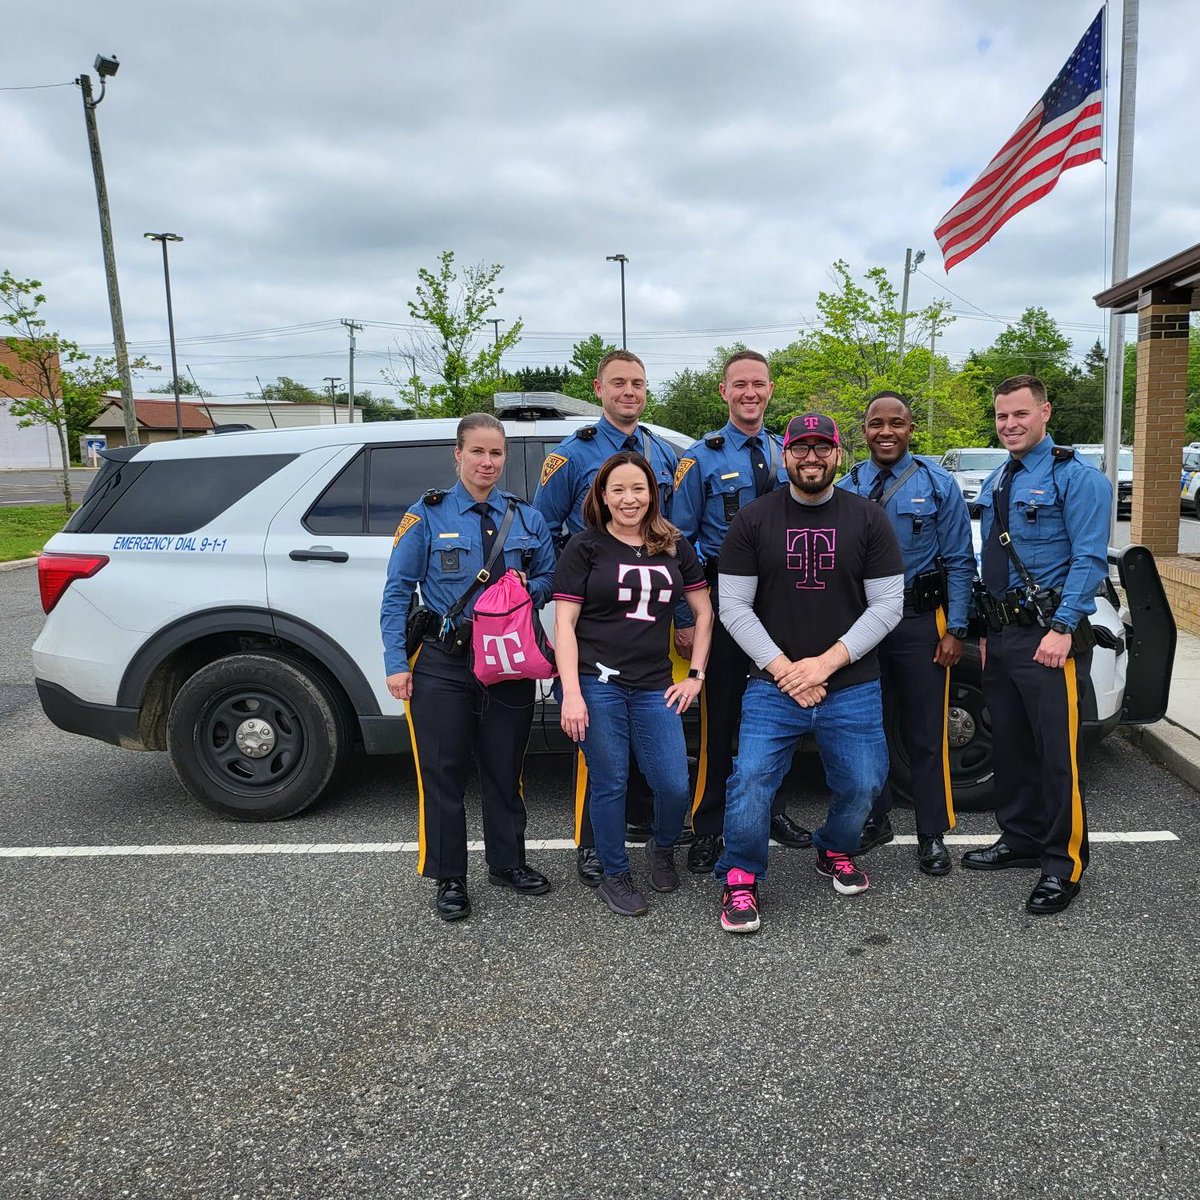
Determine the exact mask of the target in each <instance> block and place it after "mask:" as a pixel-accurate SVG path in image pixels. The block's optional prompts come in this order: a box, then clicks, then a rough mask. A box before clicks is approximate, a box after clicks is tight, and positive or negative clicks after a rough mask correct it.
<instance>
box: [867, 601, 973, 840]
mask: <svg viewBox="0 0 1200 1200" xmlns="http://www.w3.org/2000/svg"><path fill="white" fill-rule="evenodd" d="M945 632H946V617H945V610H944V609H941V608H939V609H937V611H936V612H926V613H918V612H913V611H912V610H911V609H910V608H906V609H905V613H904V617H903V619H902V620H901V622H900V624H899V625H897V626H896V628H895V629H893V630H892V632H891V633H889V634H888V635H887V637H885V638H884V639H883V641H882V642H880V644H879V682H880V684H881V685H882V688H883V714H884V727H885V728H886V729H895V730H896V731H897V732H898V733H899V736H900V739H901V741H903V743H904V751H905V755H906V757H907V758H908V762H909V771H910V781H909V782H910V790H911V793H912V798H913V808H914V809H915V810H916V817H917V833H919V834H923V835H924V836H926V837H941V836H942V834H944V833H945V832H946V830H948V829H953V828H954V797H953V795H952V793H951V786H950V747H949V744H948V741H947V733H946V718H947V715H948V713H947V709H948V708H949V703H950V670H949V668H948V667H939V666H938V665H937V663H935V662H934V661H933V655H934V651H935V650H936V649H937V645H938V642H939V641H941V639H942V635H943V634H944V633H945ZM893 802H894V797H893V795H892V789H891V785H890V784H884V787H883V791H882V792H880V793H879V796H878V798H877V799H876V801H875V805H874V807H873V808H872V809H871V816H872V817H881V816H883V815H884V814H886V813H889V812H891V810H892V804H893Z"/></svg>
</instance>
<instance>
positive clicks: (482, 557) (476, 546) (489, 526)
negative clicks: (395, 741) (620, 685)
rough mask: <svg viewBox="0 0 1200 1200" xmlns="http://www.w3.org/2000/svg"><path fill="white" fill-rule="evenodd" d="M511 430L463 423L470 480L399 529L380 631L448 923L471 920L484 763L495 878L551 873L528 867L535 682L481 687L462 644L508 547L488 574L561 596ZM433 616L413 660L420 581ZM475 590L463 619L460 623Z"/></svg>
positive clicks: (484, 418) (486, 419)
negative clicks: (509, 463) (513, 474)
mask: <svg viewBox="0 0 1200 1200" xmlns="http://www.w3.org/2000/svg"><path fill="white" fill-rule="evenodd" d="M504 456H505V444H504V427H503V426H502V425H501V424H500V422H499V421H497V420H496V418H495V417H493V416H489V415H488V414H486V413H472V414H471V415H470V416H466V417H464V418H463V419H462V420H461V421H460V422H459V424H458V437H457V446H456V448H455V451H454V457H455V459H456V460H457V462H458V474H459V481H458V482H457V483H456V484H455V485H454V486H453V487H452V488H451V489H450V490H449V491H448V492H441V491H429V492H426V493H425V495H424V496H422V497H421V499H420V500H418V501H417V503H416V504H414V505H413V506H412V507H411V508H410V509H409V510H408V512H407V513H406V514H405V517H404V519H403V520H402V521H401V522H400V526H399V528H398V529H397V530H396V539H395V542H394V544H393V548H392V556H391V559H390V561H389V562H388V574H387V583H386V585H385V586H384V591H383V606H382V612H381V616H380V625H381V628H382V631H383V643H384V664H385V668H386V670H387V684H388V690H389V691H390V692H391V694H392V695H393V696H394V697H395V698H396V699H397V700H405V701H407V702H408V726H409V733H410V735H411V737H412V748H413V762H414V763H415V765H416V771H417V797H418V804H419V806H420V816H419V826H418V847H419V848H418V857H417V870H418V871H419V872H420V873H421V874H422V875H428V876H432V877H433V878H435V879H437V881H438V888H437V900H436V906H435V907H436V911H437V914H438V916H439V917H441V918H442V919H443V920H446V921H453V920H457V919H458V918H460V917H465V916H468V915H469V914H470V911H471V901H470V898H469V897H468V895H467V884H466V874H467V824H466V810H465V805H464V793H465V791H466V786H467V774H468V771H469V769H470V765H471V759H472V758H474V759H475V761H476V762H477V763H478V766H479V775H480V795H481V800H482V808H483V837H484V846H485V850H486V854H487V864H488V872H489V878H490V880H491V882H492V883H494V884H497V885H499V886H502V887H511V888H513V889H514V890H516V891H517V892H523V893H526V894H530V895H541V894H542V893H544V892H548V891H549V890H550V883H549V881H548V880H547V879H546V877H545V876H544V875H542V874H541V873H540V872H538V871H535V870H533V869H532V868H531V867H530V866H529V865H528V864H527V863H526V861H525V804H524V801H523V799H522V797H521V789H520V779H521V763H522V759H523V758H524V754H525V744H526V742H527V741H528V740H529V730H530V726H531V724H532V721H533V704H534V687H535V686H536V685H535V684H534V682H533V680H531V679H523V680H514V681H512V682H507V683H498V684H493V685H492V686H491V687H489V688H488V689H487V690H486V692H485V690H484V689H483V688H482V687H481V686H480V684H479V683H478V682H477V681H476V680H475V677H474V675H473V674H472V672H471V667H470V662H469V658H468V655H467V654H466V652H465V650H464V649H463V648H462V647H461V646H460V645H459V643H460V642H462V641H466V642H467V643H468V644H469V638H468V639H463V638H461V637H460V638H457V639H456V638H455V636H454V633H455V631H456V629H458V630H460V631H461V628H462V622H463V621H465V620H467V619H469V618H470V616H471V613H472V612H473V611H474V602H475V597H476V596H477V595H478V594H479V591H480V590H481V589H480V587H478V586H476V587H474V589H472V585H473V584H475V581H476V577H477V576H478V574H479V573H480V571H481V570H482V568H483V567H484V565H485V564H486V563H487V562H488V560H489V559H490V557H491V555H492V552H493V550H494V548H495V544H496V542H497V540H501V544H502V550H501V552H500V553H499V554H498V555H497V557H496V560H495V562H494V563H493V564H492V566H491V568H490V571H489V577H490V578H491V579H493V580H494V579H498V578H499V577H500V575H502V574H503V573H504V571H505V569H506V568H512V569H515V570H518V571H520V572H521V574H522V575H523V577H524V578H525V581H526V584H527V586H528V588H529V591H530V594H531V595H532V597H533V601H534V604H535V606H538V607H540V606H541V605H542V604H544V603H545V602H546V601H547V600H548V599H549V598H550V591H551V585H552V583H553V576H554V548H553V545H552V543H551V540H550V534H549V532H548V530H547V528H546V522H545V521H544V520H543V518H542V515H541V514H540V513H539V512H538V511H537V510H536V509H534V508H532V507H531V506H530V505H528V504H526V503H524V502H523V501H522V500H520V499H519V498H518V497H516V496H514V495H512V494H511V493H509V492H504V491H502V490H501V489H500V488H498V487H497V486H496V485H497V483H498V482H499V479H500V476H501V474H502V472H503V470H504ZM418 584H419V585H420V588H421V598H422V600H423V602H424V604H425V605H426V606H427V607H428V608H430V609H432V610H433V612H434V614H436V615H435V617H434V618H433V620H432V622H431V625H430V628H429V631H428V633H427V635H426V636H425V638H424V640H423V642H422V644H421V646H420V647H419V648H417V649H416V650H415V652H414V653H413V655H412V658H411V660H410V658H409V656H408V652H407V650H406V647H405V625H406V618H407V614H408V609H409V602H410V600H411V599H412V595H413V591H414V589H415V588H416V586H417V585H418ZM464 595H468V597H469V598H468V600H467V602H466V603H465V604H463V605H461V608H460V611H459V612H458V615H452V616H451V619H450V620H449V621H447V620H445V617H446V614H454V613H455V610H456V608H457V607H459V601H460V600H461V599H462V598H463V596H464Z"/></svg>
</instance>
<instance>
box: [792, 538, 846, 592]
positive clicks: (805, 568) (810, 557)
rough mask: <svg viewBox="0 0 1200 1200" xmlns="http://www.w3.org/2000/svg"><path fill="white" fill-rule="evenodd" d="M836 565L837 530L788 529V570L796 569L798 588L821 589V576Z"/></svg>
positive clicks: (823, 582)
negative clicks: (798, 576)
mask: <svg viewBox="0 0 1200 1200" xmlns="http://www.w3.org/2000/svg"><path fill="white" fill-rule="evenodd" d="M836 565H837V530H836V529H789V530H788V531H787V569H788V570H789V571H796V572H798V573H799V575H800V578H799V579H798V580H797V581H796V586H797V587H798V588H806V589H809V590H813V591H823V590H824V588H825V581H824V580H823V579H822V578H821V576H822V575H825V574H828V573H829V572H831V571H833V570H834V569H835V567H836Z"/></svg>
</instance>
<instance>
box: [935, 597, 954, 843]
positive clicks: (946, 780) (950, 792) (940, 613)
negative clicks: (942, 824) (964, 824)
mask: <svg viewBox="0 0 1200 1200" xmlns="http://www.w3.org/2000/svg"><path fill="white" fill-rule="evenodd" d="M946 628H947V625H946V610H945V609H944V608H942V607H940V606H939V608H938V610H937V633H938V640H939V641H941V639H942V638H944V637H945V636H946ZM943 669H944V671H945V675H946V682H945V684H944V691H943V692H942V787H943V789H944V791H945V793H946V828H947V829H953V828H954V826H955V825H957V824H958V821H957V819H956V818H955V816H954V788H953V787H952V786H951V783H950V731H949V724H950V668H949V667H945V668H943Z"/></svg>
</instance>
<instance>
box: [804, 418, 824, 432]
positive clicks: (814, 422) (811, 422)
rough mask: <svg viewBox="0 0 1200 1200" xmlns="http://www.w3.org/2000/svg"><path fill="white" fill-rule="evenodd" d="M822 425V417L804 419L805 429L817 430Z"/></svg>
mask: <svg viewBox="0 0 1200 1200" xmlns="http://www.w3.org/2000/svg"><path fill="white" fill-rule="evenodd" d="M820 423H821V418H820V417H805V418H804V428H805V429H816V427H817V426H818V425H820Z"/></svg>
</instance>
